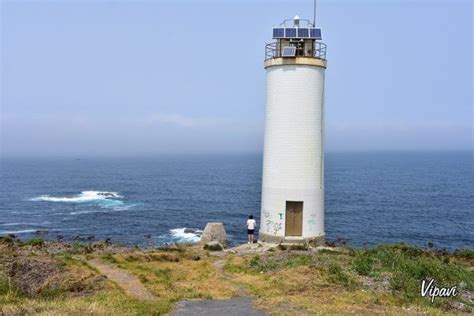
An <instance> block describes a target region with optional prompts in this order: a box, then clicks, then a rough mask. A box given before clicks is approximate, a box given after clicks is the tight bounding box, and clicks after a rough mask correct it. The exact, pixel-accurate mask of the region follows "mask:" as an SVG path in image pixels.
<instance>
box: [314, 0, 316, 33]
mask: <svg viewBox="0 0 474 316" xmlns="http://www.w3.org/2000/svg"><path fill="white" fill-rule="evenodd" d="M313 27H316V0H313Z"/></svg>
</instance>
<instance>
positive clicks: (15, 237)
mask: <svg viewBox="0 0 474 316" xmlns="http://www.w3.org/2000/svg"><path fill="white" fill-rule="evenodd" d="M7 236H8V237H10V238H11V239H17V238H18V236H17V235H15V234H8V235H7Z"/></svg>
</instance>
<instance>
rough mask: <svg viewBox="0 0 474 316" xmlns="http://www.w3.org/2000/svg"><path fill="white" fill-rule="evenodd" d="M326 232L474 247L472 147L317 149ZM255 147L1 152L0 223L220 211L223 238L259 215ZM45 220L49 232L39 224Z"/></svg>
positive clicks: (122, 239) (176, 224)
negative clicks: (147, 153) (46, 154)
mask: <svg viewBox="0 0 474 316" xmlns="http://www.w3.org/2000/svg"><path fill="white" fill-rule="evenodd" d="M325 161H326V167H325V176H326V179H325V180H326V183H325V185H326V197H325V199H326V218H325V227H326V236H327V239H329V240H335V239H337V238H339V237H340V238H346V239H348V240H349V245H352V246H356V247H364V246H373V245H376V244H379V243H398V242H406V243H409V244H413V245H417V246H426V245H427V244H428V243H429V242H432V243H434V245H435V246H436V247H440V248H441V247H445V248H448V249H451V250H453V249H456V248H474V229H473V227H474V207H473V205H474V186H473V178H474V177H473V152H469V151H457V152H455V151H453V152H361V153H350V152H347V153H346V152H334V153H331V152H330V153H327V154H326V160H325ZM261 171H262V156H261V155H259V154H245V155H244V154H235V155H230V154H228V155H182V156H178V155H177V156H172V155H169V156H160V157H153V158H152V157H148V158H120V159H119V158H113V159H112V158H94V159H93V158H80V159H78V158H76V159H74V158H61V159H60V158H58V159H52V158H51V159H46V158H44V159H26V158H18V159H13V158H5V159H2V160H1V182H0V185H1V187H0V235H5V234H16V235H18V236H19V237H20V238H28V237H34V236H37V235H38V231H42V232H43V233H42V236H43V237H45V238H48V239H56V238H58V235H60V236H62V237H64V238H65V239H71V240H73V239H74V238H77V236H79V237H81V238H87V237H89V236H94V237H95V239H96V240H100V239H105V238H111V240H112V241H113V242H116V243H123V244H127V245H142V246H150V245H163V244H167V243H174V242H195V241H197V240H199V237H198V236H197V234H195V233H189V232H187V230H186V231H185V228H193V229H197V230H199V229H201V230H202V229H203V228H204V226H205V224H206V223H207V222H214V221H217V222H223V223H224V225H225V228H226V231H227V234H228V237H229V240H230V243H231V244H238V243H242V242H244V241H245V239H246V229H245V222H246V219H247V216H248V215H249V214H253V215H254V216H255V217H256V219H257V222H259V218H260V192H261ZM46 232H47V234H46Z"/></svg>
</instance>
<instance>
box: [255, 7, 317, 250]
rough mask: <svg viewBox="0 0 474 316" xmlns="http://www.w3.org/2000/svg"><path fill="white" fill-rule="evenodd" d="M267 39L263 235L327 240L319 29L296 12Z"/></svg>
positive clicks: (278, 238)
mask: <svg viewBox="0 0 474 316" xmlns="http://www.w3.org/2000/svg"><path fill="white" fill-rule="evenodd" d="M273 39H274V40H275V42H273V43H270V44H267V45H266V47H265V49H266V56H265V57H266V58H265V70H266V89H267V95H266V109H265V143H264V155H263V177H262V181H263V183H262V209H261V227H260V232H259V239H260V240H261V241H266V242H276V243H280V242H285V243H286V242H290V243H300V242H301V243H302V242H308V243H312V244H319V243H322V242H323V241H324V235H325V233H324V73H325V70H326V45H325V44H323V43H321V42H320V40H321V30H320V29H319V28H316V27H315V25H314V23H311V22H310V21H308V20H302V19H300V18H299V17H298V16H295V17H294V19H291V20H285V21H284V22H283V23H281V24H280V26H279V27H277V28H274V29H273Z"/></svg>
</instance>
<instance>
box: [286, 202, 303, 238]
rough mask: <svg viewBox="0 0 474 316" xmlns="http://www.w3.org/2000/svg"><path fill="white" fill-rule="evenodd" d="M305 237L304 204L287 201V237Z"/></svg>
mask: <svg viewBox="0 0 474 316" xmlns="http://www.w3.org/2000/svg"><path fill="white" fill-rule="evenodd" d="M302 235H303V202H293V201H286V216H285V236H302Z"/></svg>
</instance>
